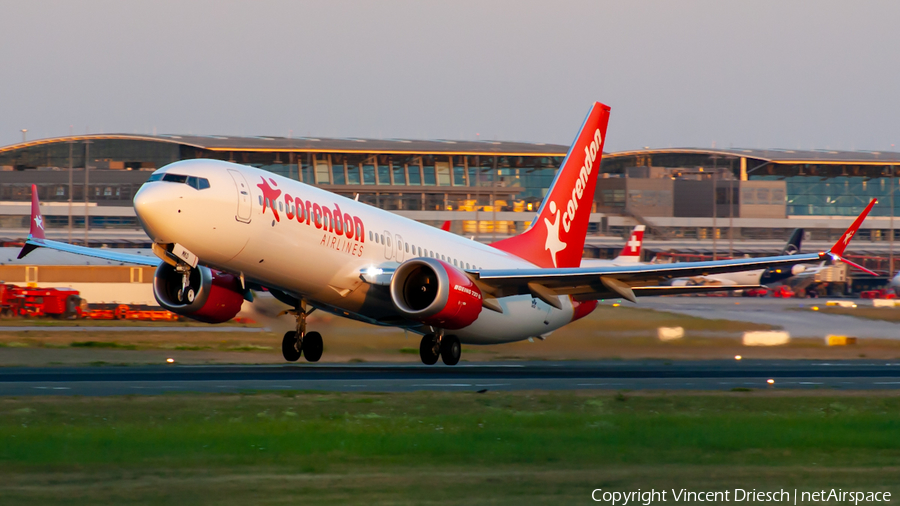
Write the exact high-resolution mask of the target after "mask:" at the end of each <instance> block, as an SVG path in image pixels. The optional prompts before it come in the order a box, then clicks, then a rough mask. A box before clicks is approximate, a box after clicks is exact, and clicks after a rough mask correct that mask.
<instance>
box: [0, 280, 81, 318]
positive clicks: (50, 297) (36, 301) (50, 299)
mask: <svg viewBox="0 0 900 506" xmlns="http://www.w3.org/2000/svg"><path fill="white" fill-rule="evenodd" d="M86 306H87V304H85V303H84V301H83V300H82V298H81V297H80V296H79V293H78V290H72V289H70V288H28V287H21V286H16V285H7V284H4V285H0V311H2V315H3V316H6V317H11V316H26V317H37V316H53V317H56V318H81V317H82V316H83V312H84V309H85V307H86Z"/></svg>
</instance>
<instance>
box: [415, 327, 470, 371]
mask: <svg viewBox="0 0 900 506" xmlns="http://www.w3.org/2000/svg"><path fill="white" fill-rule="evenodd" d="M460 356H462V345H460V343H459V338H458V337H456V336H452V335H451V336H445V335H443V333H442V332H441V331H438V333H437V335H435V334H425V335H424V336H422V341H421V343H419V358H421V359H422V363H423V364H425V365H434V364H436V363H437V360H438V357H440V358H441V360H442V361H443V362H444V364H446V365H456V364H458V363H459V358H460Z"/></svg>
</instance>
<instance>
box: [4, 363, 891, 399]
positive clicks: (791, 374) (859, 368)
mask: <svg viewBox="0 0 900 506" xmlns="http://www.w3.org/2000/svg"><path fill="white" fill-rule="evenodd" d="M769 379H772V380H774V385H770V384H768V383H767V380H769ZM733 388H751V389H769V388H775V389H778V388H810V389H811V388H826V389H845V390H870V389H897V388H900V361H897V362H890V361H875V360H849V361H806V360H796V361H792V360H741V361H737V360H713V361H677V362H668V361H660V360H643V361H598V362H582V361H570V362H517V363H483V364H465V363H464V364H460V365H457V366H455V367H446V366H442V365H438V366H423V365H412V364H307V363H300V364H287V365H276V366H266V365H245V366H208V365H202V366H180V365H168V366H141V367H81V368H74V367H47V368H18V367H16V368H13V367H11V368H4V369H0V395H13V396H22V395H42V394H43V395H86V396H99V395H125V394H164V393H171V392H242V391H259V390H268V391H279V390H321V391H344V392H410V391H417V390H436V391H478V390H484V389H488V390H537V389H546V390H578V389H607V390H610V389H611V390H645V389H647V390H665V389H675V390H684V389H687V390H731V389H733Z"/></svg>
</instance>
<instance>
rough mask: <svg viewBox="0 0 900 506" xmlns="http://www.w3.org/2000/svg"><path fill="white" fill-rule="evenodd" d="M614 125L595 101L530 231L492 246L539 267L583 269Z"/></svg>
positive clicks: (606, 110) (607, 110) (607, 109)
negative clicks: (604, 156) (609, 134)
mask: <svg viewBox="0 0 900 506" xmlns="http://www.w3.org/2000/svg"><path fill="white" fill-rule="evenodd" d="M608 123H609V107H608V106H606V105H604V104H601V103H600V102H595V103H594V105H593V107H591V110H590V112H589V113H588V115H587V118H585V120H584V124H583V125H582V126H581V130H580V131H579V132H578V136H577V137H575V142H573V143H572V147H571V148H569V153H568V154H567V155H566V159H565V160H564V161H563V164H562V167H560V168H559V172H558V173H557V174H556V179H555V180H554V181H553V184H552V185H551V186H550V190H549V191H548V193H547V197H546V198H545V199H544V201H543V203H542V204H541V208H540V209H538V215H537V219H535V221H534V222H532V224H531V227H530V228H529V229H528V230H526V231H525V232H524V233H522V234H520V235H517V236H515V237H510V238H509V239H504V240H502V241H498V242H495V243H494V244H492V246H494V247H495V248H497V249H501V250H503V251H506V252H508V253H512V254H513V255H516V256H518V257H521V258H524V259H525V260H528V261H529V262H531V263H533V264H535V265H537V266H539V267H578V266H579V265H581V257H582V253H583V250H584V239H585V236H586V235H587V228H588V222H589V221H590V215H591V208H592V207H593V202H594V190H595V189H596V188H597V174H598V173H599V172H600V158H601V156H602V154H603V144H604V142H605V141H606V126H607V124H608Z"/></svg>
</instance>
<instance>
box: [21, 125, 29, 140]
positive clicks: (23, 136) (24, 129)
mask: <svg viewBox="0 0 900 506" xmlns="http://www.w3.org/2000/svg"><path fill="white" fill-rule="evenodd" d="M26 133H28V129H27V128H23V129H22V142H25V134H26Z"/></svg>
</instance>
